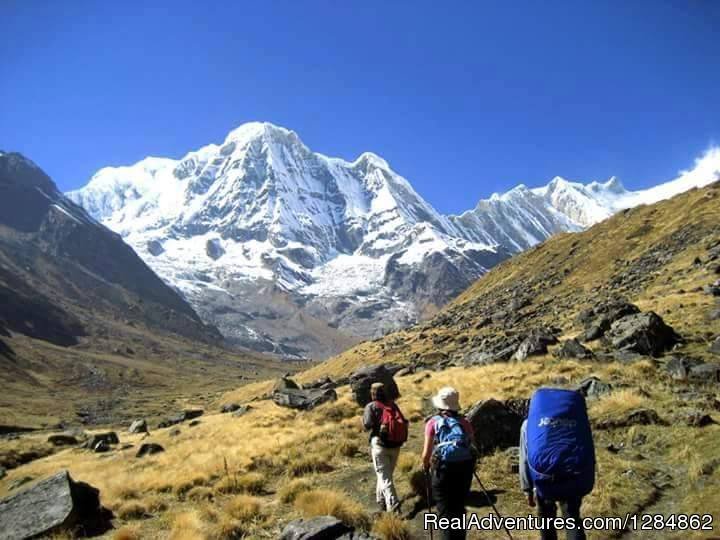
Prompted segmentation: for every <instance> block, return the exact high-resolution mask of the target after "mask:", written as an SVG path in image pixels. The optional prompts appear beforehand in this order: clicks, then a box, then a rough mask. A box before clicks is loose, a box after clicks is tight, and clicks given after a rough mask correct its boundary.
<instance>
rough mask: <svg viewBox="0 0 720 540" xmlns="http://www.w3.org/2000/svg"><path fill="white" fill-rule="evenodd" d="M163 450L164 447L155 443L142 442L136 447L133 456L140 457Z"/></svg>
mask: <svg viewBox="0 0 720 540" xmlns="http://www.w3.org/2000/svg"><path fill="white" fill-rule="evenodd" d="M164 451H165V449H164V448H163V447H162V446H160V445H159V444H157V443H144V444H142V445H140V448H138V451H137V454H135V457H139V458H141V457H144V456H151V455H153V454H159V453H160V452H164Z"/></svg>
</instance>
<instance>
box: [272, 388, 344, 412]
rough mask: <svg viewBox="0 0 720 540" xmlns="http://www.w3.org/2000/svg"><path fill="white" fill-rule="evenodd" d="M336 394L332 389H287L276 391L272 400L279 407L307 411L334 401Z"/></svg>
mask: <svg viewBox="0 0 720 540" xmlns="http://www.w3.org/2000/svg"><path fill="white" fill-rule="evenodd" d="M336 399H337V393H336V392H335V390H333V389H332V388H330V389H327V390H300V389H292V388H288V389H286V390H277V391H275V392H273V394H272V400H273V401H274V402H275V403H276V404H277V405H280V406H281V407H289V408H290V409H300V410H303V411H309V410H311V409H314V408H315V407H317V406H318V405H321V404H323V403H325V402H327V401H335V400H336Z"/></svg>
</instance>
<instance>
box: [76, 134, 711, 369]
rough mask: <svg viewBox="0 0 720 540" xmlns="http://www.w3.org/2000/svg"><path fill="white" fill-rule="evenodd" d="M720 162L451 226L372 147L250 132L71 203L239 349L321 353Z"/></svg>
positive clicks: (529, 201)
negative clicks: (351, 154)
mask: <svg viewBox="0 0 720 540" xmlns="http://www.w3.org/2000/svg"><path fill="white" fill-rule="evenodd" d="M719 165H720V151H714V152H710V153H708V155H706V156H705V157H703V158H702V159H701V160H699V161H698V163H697V164H696V167H695V168H694V169H693V170H692V171H688V172H686V173H683V174H682V175H681V177H680V178H678V179H676V180H673V181H672V182H669V183H667V184H663V185H661V186H657V187H655V188H652V189H649V190H645V191H637V192H631V191H627V190H626V189H625V188H624V187H623V186H622V184H621V183H620V182H619V181H618V180H617V179H615V178H611V179H610V180H608V181H606V182H603V183H600V182H592V183H590V184H582V183H579V182H572V181H568V180H566V179H564V178H561V177H556V178H554V179H552V180H551V181H550V182H549V183H548V184H547V185H545V186H543V187H538V188H528V187H527V186H525V185H519V186H517V187H516V188H514V189H511V190H510V191H508V192H506V193H503V194H494V195H493V196H492V197H490V198H489V199H487V200H482V201H480V202H479V203H478V204H477V206H476V207H475V208H474V209H472V210H470V211H468V212H465V213H463V214H462V215H460V216H445V215H442V214H440V213H438V212H437V211H436V210H435V209H434V208H433V207H432V206H431V205H430V204H429V203H428V202H427V201H425V200H424V199H423V198H422V197H421V196H420V195H419V194H418V193H417V192H416V191H415V190H414V188H413V187H412V185H411V184H410V182H408V181H407V180H406V179H405V178H403V177H402V176H401V175H399V174H398V173H397V172H395V171H394V170H393V169H392V168H391V167H390V165H389V164H388V163H387V161H385V160H384V159H383V158H382V157H380V156H378V155H376V154H373V153H372V152H365V153H362V154H360V155H359V156H358V157H357V158H356V159H354V160H351V161H347V160H344V159H340V158H334V157H328V156H325V155H322V154H318V153H316V152H313V151H312V150H310V149H309V148H308V147H307V146H306V145H305V144H304V143H303V142H302V141H301V140H300V138H299V137H298V135H297V134H296V133H295V132H294V131H291V130H288V129H285V128H282V127H278V126H275V125H272V124H269V123H265V122H251V123H248V124H244V125H242V126H240V127H238V128H237V129H234V130H233V131H231V132H230V133H228V135H227V136H226V137H225V139H224V140H223V141H222V142H220V143H219V144H209V145H206V146H203V147H202V148H199V149H197V150H195V151H192V152H189V153H188V154H187V155H185V156H184V157H182V158H180V159H166V158H155V157H148V158H146V159H144V160H142V161H140V162H138V163H136V164H134V165H131V166H126V167H106V168H104V169H101V170H100V171H98V172H97V173H96V174H95V175H94V176H93V177H92V178H91V179H90V181H89V183H88V184H87V186H85V187H84V188H82V189H80V190H77V191H74V192H71V193H69V194H68V197H69V198H70V199H72V200H73V201H75V202H76V203H78V204H79V205H81V206H82V207H84V208H85V209H86V210H87V211H88V212H89V213H90V214H91V215H92V216H93V217H95V218H96V219H97V220H99V221H101V222H102V223H103V224H104V225H106V226H108V227H109V228H111V229H113V230H114V231H116V232H117V233H119V234H120V235H122V237H123V238H124V239H125V241H126V242H128V243H129V244H130V245H131V246H132V247H133V248H134V249H135V251H136V252H137V253H138V254H139V255H140V256H141V257H142V258H143V259H144V260H145V262H146V263H147V264H148V265H149V266H150V267H151V268H152V269H153V270H155V271H156V272H157V273H158V274H159V275H160V276H161V277H162V278H163V279H164V280H165V281H167V282H168V283H170V284H172V285H173V286H174V287H176V288H177V289H179V290H180V291H182V293H183V294H184V296H185V297H186V298H187V299H188V300H189V301H190V302H191V303H192V305H193V306H194V307H195V308H196V309H197V310H198V312H199V313H200V314H201V316H202V317H203V319H204V320H205V321H206V322H211V323H213V324H216V325H217V326H218V327H219V328H220V329H221V331H222V332H223V334H224V335H225V336H226V337H228V338H229V339H231V340H233V341H234V342H236V343H242V344H246V345H249V346H253V347H256V348H258V350H274V351H279V352H281V353H282V354H293V355H301V356H302V355H321V356H326V355H328V354H331V353H333V352H338V350H339V347H340V345H339V343H346V344H347V341H346V340H347V339H348V338H349V337H350V338H352V339H353V340H356V339H358V338H360V337H375V336H376V335H377V333H378V332H381V331H386V330H388V329H390V328H398V327H401V326H403V325H406V324H409V323H411V322H412V321H414V320H417V318H418V317H420V316H421V314H426V315H427V314H428V313H430V312H432V310H433V309H437V307H439V306H441V305H443V304H444V303H445V302H447V301H449V300H450V299H451V298H453V297H454V296H456V295H457V294H459V292H461V291H462V290H463V289H464V288H465V287H467V286H469V285H470V283H472V282H473V281H474V280H475V279H477V278H478V277H480V276H481V275H482V274H484V273H485V272H486V271H487V270H489V268H491V267H492V266H493V265H494V264H497V263H498V262H500V261H501V260H503V259H505V258H507V257H509V256H510V255H511V254H512V253H517V252H519V251H522V250H524V249H527V248H529V247H531V246H533V245H535V244H537V243H539V242H542V241H543V240H545V239H547V238H548V237H550V236H552V235H554V234H557V233H560V232H567V231H578V230H582V229H583V228H586V227H588V226H590V225H592V224H594V223H597V222H598V221H601V220H603V219H605V218H607V217H609V216H610V215H612V214H613V213H614V212H616V211H618V210H620V209H622V208H627V207H629V206H633V205H636V204H642V203H649V202H655V201H657V200H660V199H662V198H666V197H670V196H672V195H674V194H677V193H679V192H681V191H684V190H687V189H690V188H691V187H694V186H696V185H705V184H707V183H709V182H711V181H712V180H713V179H715V178H717V174H718V173H717V171H718V169H720V166H719ZM278 295H279V296H278ZM258 303H260V304H262V306H259V305H258ZM265 304H267V305H265ZM308 321H315V322H316V323H317V324H316V323H308Z"/></svg>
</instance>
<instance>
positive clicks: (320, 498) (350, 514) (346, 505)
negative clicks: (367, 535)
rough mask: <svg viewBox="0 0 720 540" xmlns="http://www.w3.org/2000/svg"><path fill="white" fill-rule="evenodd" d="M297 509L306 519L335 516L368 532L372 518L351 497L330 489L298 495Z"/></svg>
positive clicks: (296, 500) (315, 490)
mask: <svg viewBox="0 0 720 540" xmlns="http://www.w3.org/2000/svg"><path fill="white" fill-rule="evenodd" d="M295 507H296V508H297V509H298V510H300V512H302V514H303V515H304V516H306V517H314V516H335V517H336V518H338V519H339V520H340V521H342V522H343V523H346V524H347V525H350V526H352V527H359V528H361V529H365V530H367V529H368V528H369V527H370V517H369V516H368V514H367V512H366V511H365V509H364V508H363V507H362V505H360V504H359V503H357V502H356V501H355V500H353V499H352V498H351V497H350V496H349V495H347V494H345V493H342V492H339V491H333V490H329V489H314V490H312V491H306V492H304V493H301V494H300V495H298V497H297V498H296V499H295Z"/></svg>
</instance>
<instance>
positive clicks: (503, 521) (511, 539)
mask: <svg viewBox="0 0 720 540" xmlns="http://www.w3.org/2000/svg"><path fill="white" fill-rule="evenodd" d="M473 475H474V476H475V480H477V481H478V484H480V489H482V491H483V493H484V494H485V497H486V498H487V500H488V502H489V503H490V506H492V509H493V512H495V515H497V517H498V519H499V520H500V521H501V522H502V524H503V529H505V532H506V533H507V535H508V538H509V539H510V540H513V537H512V534H510V531H509V530H508V528H507V525H505V520H504V519H503V517H502V516H501V515H500V512H498V509H497V507H496V506H495V503H494V502H492V499H491V498H490V494H489V493H488V492H487V491H486V490H485V486H483V483H482V482H481V481H480V476H479V475H478V473H477V471H473Z"/></svg>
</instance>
